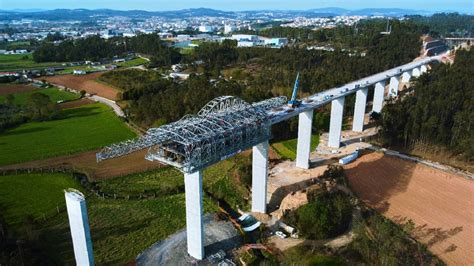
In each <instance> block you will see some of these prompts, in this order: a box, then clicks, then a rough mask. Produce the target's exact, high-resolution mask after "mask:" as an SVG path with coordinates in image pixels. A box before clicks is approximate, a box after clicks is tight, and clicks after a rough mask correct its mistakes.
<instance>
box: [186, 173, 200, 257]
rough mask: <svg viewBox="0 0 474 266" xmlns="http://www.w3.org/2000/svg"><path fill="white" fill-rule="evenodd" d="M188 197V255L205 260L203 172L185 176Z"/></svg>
mask: <svg viewBox="0 0 474 266" xmlns="http://www.w3.org/2000/svg"><path fill="white" fill-rule="evenodd" d="M184 189H185V197H186V235H187V245H188V254H189V255H190V256H192V257H193V258H195V259H198V260H202V259H204V229H203V223H202V212H203V210H202V172H201V171H197V172H194V173H190V174H188V173H185V174H184Z"/></svg>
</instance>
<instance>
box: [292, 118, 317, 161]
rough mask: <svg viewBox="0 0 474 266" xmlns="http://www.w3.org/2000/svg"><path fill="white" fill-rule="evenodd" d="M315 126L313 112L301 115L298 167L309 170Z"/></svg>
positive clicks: (297, 152)
mask: <svg viewBox="0 0 474 266" xmlns="http://www.w3.org/2000/svg"><path fill="white" fill-rule="evenodd" d="M312 124H313V110H309V111H306V112H303V113H300V114H299V121H298V145H297V148H296V167H299V168H303V169H308V168H309V154H310V153H311V129H312Z"/></svg>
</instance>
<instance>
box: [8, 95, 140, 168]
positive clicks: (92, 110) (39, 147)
mask: <svg viewBox="0 0 474 266" xmlns="http://www.w3.org/2000/svg"><path fill="white" fill-rule="evenodd" d="M133 137H135V133H134V132H133V131H131V130H130V129H129V128H128V127H127V126H126V125H125V124H124V123H123V122H122V121H121V120H120V119H119V118H118V117H116V116H115V114H114V113H113V111H112V110H111V109H109V107H107V106H105V105H103V104H98V103H97V104H89V105H85V106H81V107H78V108H72V109H66V110H63V111H62V112H61V118H59V119H57V120H53V121H46V122H29V123H26V124H23V125H20V126H19V127H17V128H14V129H11V130H8V131H6V132H4V133H2V134H0V149H1V151H2V152H1V153H0V165H8V164H14V163H19V162H25V161H30V160H36V159H43V158H48V157H54V156H59V155H65V154H72V153H75V152H80V151H87V150H92V149H96V148H99V147H103V146H105V145H108V144H111V143H115V142H119V141H122V140H125V139H129V138H133Z"/></svg>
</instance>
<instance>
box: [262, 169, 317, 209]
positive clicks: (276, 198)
mask: <svg viewBox="0 0 474 266" xmlns="http://www.w3.org/2000/svg"><path fill="white" fill-rule="evenodd" d="M317 183H318V178H317V176H315V177H314V178H312V179H308V180H303V181H300V182H297V183H293V184H291V185H287V186H282V187H279V188H277V189H276V190H275V191H274V192H273V194H272V196H271V198H270V201H269V202H268V205H267V212H268V213H271V212H274V211H276V210H278V208H279V206H280V204H281V202H282V201H283V199H284V198H285V197H286V196H288V195H289V194H291V193H293V192H296V191H299V190H302V189H305V188H307V187H309V186H311V185H314V184H317Z"/></svg>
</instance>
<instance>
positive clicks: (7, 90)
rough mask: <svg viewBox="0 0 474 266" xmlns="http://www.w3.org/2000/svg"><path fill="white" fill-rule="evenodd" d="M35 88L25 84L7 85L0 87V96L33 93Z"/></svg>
mask: <svg viewBox="0 0 474 266" xmlns="http://www.w3.org/2000/svg"><path fill="white" fill-rule="evenodd" d="M35 89H36V88H35V87H33V86H31V85H26V84H7V85H0V96H4V95H8V94H13V93H18V92H27V91H33V90H35Z"/></svg>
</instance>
